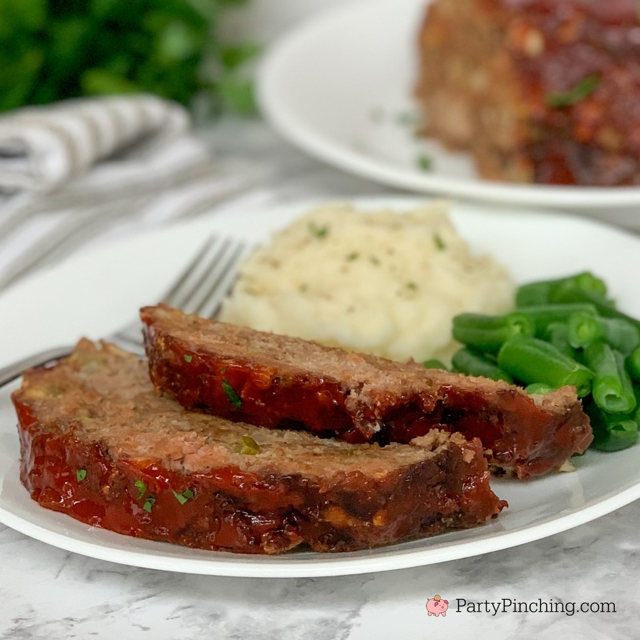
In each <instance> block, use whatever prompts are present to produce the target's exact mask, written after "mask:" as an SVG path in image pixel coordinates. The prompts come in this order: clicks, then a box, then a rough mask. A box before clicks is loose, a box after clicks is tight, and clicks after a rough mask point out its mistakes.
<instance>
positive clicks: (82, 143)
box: [0, 95, 190, 193]
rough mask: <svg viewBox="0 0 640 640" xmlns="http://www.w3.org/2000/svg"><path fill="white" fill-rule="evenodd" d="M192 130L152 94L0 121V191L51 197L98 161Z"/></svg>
mask: <svg viewBox="0 0 640 640" xmlns="http://www.w3.org/2000/svg"><path fill="white" fill-rule="evenodd" d="M189 126H190V119H189V115H188V113H187V111H186V110H185V109H184V108H183V107H182V106H180V105H178V104H176V103H174V102H170V101H168V100H163V99H162V98H158V97H156V96H152V95H136V96H132V97H128V96H117V97H105V98H81V99H77V100H68V101H65V102H60V103H57V104H55V105H48V106H44V107H26V108H24V109H19V110H17V111H13V112H11V113H9V114H8V115H6V116H4V117H3V118H1V119H0V190H3V191H15V190H22V191H24V190H26V191H31V192H40V193H42V192H45V193H46V192H51V191H53V190H55V189H57V188H59V187H61V186H62V185H64V184H66V183H67V182H69V181H70V180H71V179H72V178H75V177H77V176H79V175H81V174H83V173H85V172H86V171H87V170H88V169H89V168H90V167H91V166H92V165H94V164H95V163H96V162H98V161H99V160H102V159H104V158H107V157H109V156H112V155H113V154H114V153H116V152H118V151H120V150H122V149H127V148H131V147H132V145H136V146H137V147H138V149H137V150H138V151H140V147H141V145H142V147H144V148H146V149H147V150H148V149H149V148H150V147H157V145H159V144H163V143H166V142H167V141H169V140H171V139H175V138H176V137H178V136H181V135H184V134H185V133H186V132H187V131H188V129H189Z"/></svg>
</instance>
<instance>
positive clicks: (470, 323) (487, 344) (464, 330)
mask: <svg viewBox="0 0 640 640" xmlns="http://www.w3.org/2000/svg"><path fill="white" fill-rule="evenodd" d="M534 329H535V327H534V324H533V322H532V320H531V319H530V318H529V317H527V316H526V315H523V314H521V313H518V312H517V311H516V312H513V313H509V314H507V315H505V316H485V315H480V314H477V313H463V314H461V315H459V316H456V317H455V318H454V319H453V337H454V338H455V339H456V340H457V341H458V342H462V344H465V345H467V346H469V347H472V348H473V349H475V350H477V351H481V352H484V353H498V351H499V350H500V347H501V346H502V345H503V344H504V343H505V341H506V340H507V339H509V338H510V337H512V336H530V335H533V333H534Z"/></svg>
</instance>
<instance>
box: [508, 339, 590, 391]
mask: <svg viewBox="0 0 640 640" xmlns="http://www.w3.org/2000/svg"><path fill="white" fill-rule="evenodd" d="M498 366H499V367H500V368H501V369H503V370H504V371H506V372H507V373H510V374H511V375H512V376H513V377H514V378H516V379H517V380H521V381H522V382H524V383H526V384H533V383H534V382H542V383H544V384H547V385H548V386H550V387H555V388H560V387H564V386H565V385H571V386H573V387H575V388H576V392H577V394H578V396H579V397H581V398H582V397H584V396H586V395H587V394H588V393H589V391H591V380H592V378H593V373H592V372H591V371H589V369H587V367H585V366H584V365H582V364H580V363H579V362H576V361H575V360H573V359H572V358H569V357H568V356H566V355H565V354H564V353H562V352H561V351H560V350H559V349H557V348H556V347H554V346H553V345H551V344H549V343H548V342H544V341H543V340H538V339H536V338H529V337H527V338H510V339H509V340H507V341H506V342H505V343H504V345H503V346H502V348H501V349H500V353H499V354H498Z"/></svg>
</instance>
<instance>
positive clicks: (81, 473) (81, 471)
mask: <svg viewBox="0 0 640 640" xmlns="http://www.w3.org/2000/svg"><path fill="white" fill-rule="evenodd" d="M86 477H87V470H86V469H78V470H77V471H76V478H77V480H78V482H82V481H83V480H84V479H85V478H86Z"/></svg>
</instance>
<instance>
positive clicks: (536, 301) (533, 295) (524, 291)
mask: <svg viewBox="0 0 640 640" xmlns="http://www.w3.org/2000/svg"><path fill="white" fill-rule="evenodd" d="M563 288H576V289H578V290H580V291H586V292H588V293H591V294H593V295H595V296H598V297H601V298H605V297H606V295H607V286H606V285H605V283H604V281H603V280H601V279H600V278H596V277H595V276H594V275H593V274H592V273H590V272H588V271H586V272H584V273H579V274H577V275H575V276H569V277H568V278H560V279H559V280H543V281H540V282H532V283H530V284H525V285H523V286H521V287H519V288H518V291H517V294H516V304H517V305H518V306H519V307H526V306H533V305H541V304H548V303H549V302H551V301H552V299H551V298H552V296H553V295H554V294H555V293H556V292H557V291H559V290H562V289H563Z"/></svg>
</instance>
